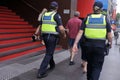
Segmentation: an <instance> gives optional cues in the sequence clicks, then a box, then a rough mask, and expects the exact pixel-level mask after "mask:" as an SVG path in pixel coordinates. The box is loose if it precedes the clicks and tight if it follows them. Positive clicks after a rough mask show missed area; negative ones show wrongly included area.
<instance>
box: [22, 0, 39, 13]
mask: <svg viewBox="0 0 120 80" xmlns="http://www.w3.org/2000/svg"><path fill="white" fill-rule="evenodd" d="M22 1H23V2H24V3H25V4H26V5H27V6H29V7H31V8H32V9H34V10H35V11H36V12H38V13H40V11H39V10H38V9H36V8H35V7H33V6H32V5H31V4H30V3H28V2H27V1H25V0H22Z"/></svg>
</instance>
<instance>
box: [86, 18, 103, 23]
mask: <svg viewBox="0 0 120 80" xmlns="http://www.w3.org/2000/svg"><path fill="white" fill-rule="evenodd" d="M88 23H89V24H103V18H89V22H88Z"/></svg>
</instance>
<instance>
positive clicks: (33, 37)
mask: <svg viewBox="0 0 120 80" xmlns="http://www.w3.org/2000/svg"><path fill="white" fill-rule="evenodd" d="M35 37H36V35H35V34H33V35H32V41H33V42H35V41H36V39H35Z"/></svg>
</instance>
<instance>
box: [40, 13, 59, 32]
mask: <svg viewBox="0 0 120 80" xmlns="http://www.w3.org/2000/svg"><path fill="white" fill-rule="evenodd" d="M55 14H56V12H46V13H45V14H44V15H43V18H42V29H41V31H42V33H50V34H58V32H56V27H57V23H56V21H55V20H54V15H55Z"/></svg>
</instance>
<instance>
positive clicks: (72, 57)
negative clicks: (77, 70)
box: [69, 49, 75, 65]
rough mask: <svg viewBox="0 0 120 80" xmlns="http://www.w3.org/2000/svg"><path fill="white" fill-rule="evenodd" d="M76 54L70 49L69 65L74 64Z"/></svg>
mask: <svg viewBox="0 0 120 80" xmlns="http://www.w3.org/2000/svg"><path fill="white" fill-rule="evenodd" d="M74 56H75V53H73V52H72V49H70V63H69V65H74Z"/></svg>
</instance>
